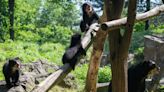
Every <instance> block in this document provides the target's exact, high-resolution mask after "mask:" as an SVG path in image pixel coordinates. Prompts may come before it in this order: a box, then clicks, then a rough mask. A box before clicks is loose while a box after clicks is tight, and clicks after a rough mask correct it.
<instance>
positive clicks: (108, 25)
mask: <svg viewBox="0 0 164 92" xmlns="http://www.w3.org/2000/svg"><path fill="white" fill-rule="evenodd" d="M163 12H164V5H161V6H157V7H155V8H153V9H151V10H150V11H148V12H145V13H142V14H137V15H136V19H135V22H139V21H146V20H148V19H150V18H152V17H154V16H157V15H159V14H161V13H163ZM126 23H127V17H125V18H121V19H117V20H113V21H109V22H104V23H102V24H101V29H102V30H108V31H111V30H113V29H117V28H119V27H123V26H125V25H126Z"/></svg>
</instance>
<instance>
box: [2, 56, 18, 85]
mask: <svg viewBox="0 0 164 92" xmlns="http://www.w3.org/2000/svg"><path fill="white" fill-rule="evenodd" d="M19 65H20V64H19V63H18V58H14V59H10V60H8V61H7V62H6V63H5V64H4V66H3V74H4V77H5V81H6V85H7V87H12V86H16V85H17V84H18V80H19ZM14 68H15V69H14Z"/></svg>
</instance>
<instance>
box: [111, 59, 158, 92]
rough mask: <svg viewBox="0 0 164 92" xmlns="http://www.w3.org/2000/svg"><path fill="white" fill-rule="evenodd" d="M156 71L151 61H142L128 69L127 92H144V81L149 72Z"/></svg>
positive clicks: (155, 66)
mask: <svg viewBox="0 0 164 92" xmlns="http://www.w3.org/2000/svg"><path fill="white" fill-rule="evenodd" d="M154 69H158V67H157V65H156V64H155V63H154V62H152V61H144V62H141V63H139V64H137V65H135V66H132V67H130V68H129V69H128V92H144V91H145V79H146V77H147V75H148V74H149V72H150V71H152V70H154ZM108 92H112V83H110V84H109V91H108Z"/></svg>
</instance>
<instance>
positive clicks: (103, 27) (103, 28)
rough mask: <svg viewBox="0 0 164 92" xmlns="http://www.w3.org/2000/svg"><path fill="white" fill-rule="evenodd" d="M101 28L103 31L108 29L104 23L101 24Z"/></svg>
mask: <svg viewBox="0 0 164 92" xmlns="http://www.w3.org/2000/svg"><path fill="white" fill-rule="evenodd" d="M101 29H102V30H103V31H106V30H107V29H108V25H107V24H105V23H103V24H101Z"/></svg>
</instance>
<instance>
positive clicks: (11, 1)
mask: <svg viewBox="0 0 164 92" xmlns="http://www.w3.org/2000/svg"><path fill="white" fill-rule="evenodd" d="M14 2H15V0H9V1H8V5H9V19H10V26H9V32H10V39H12V40H14Z"/></svg>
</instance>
